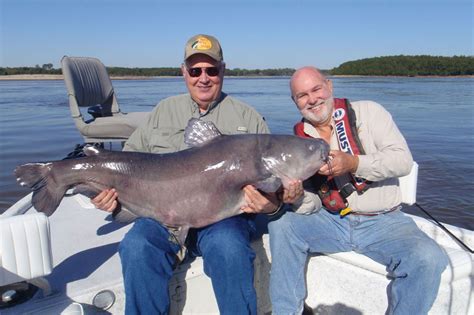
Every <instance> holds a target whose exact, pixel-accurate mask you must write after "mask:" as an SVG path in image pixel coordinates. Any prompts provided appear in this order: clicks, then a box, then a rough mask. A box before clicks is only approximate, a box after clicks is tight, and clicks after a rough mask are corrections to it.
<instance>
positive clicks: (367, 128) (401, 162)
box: [294, 101, 413, 213]
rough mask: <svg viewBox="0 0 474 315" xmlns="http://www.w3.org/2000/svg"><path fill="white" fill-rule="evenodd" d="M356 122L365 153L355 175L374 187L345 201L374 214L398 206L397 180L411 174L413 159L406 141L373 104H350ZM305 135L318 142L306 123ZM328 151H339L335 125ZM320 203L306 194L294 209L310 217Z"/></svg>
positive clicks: (311, 195) (311, 128) (399, 197)
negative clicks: (308, 214) (370, 182)
mask: <svg viewBox="0 0 474 315" xmlns="http://www.w3.org/2000/svg"><path fill="white" fill-rule="evenodd" d="M351 104H352V108H353V109H354V112H355V115H356V121H357V131H358V134H359V138H360V141H361V143H362V146H363V147H364V150H365V153H366V154H365V155H359V166H358V168H357V171H356V173H355V175H356V176H357V177H361V178H365V179H367V180H370V181H373V182H374V183H373V184H372V185H371V186H370V188H369V189H368V190H367V191H366V192H365V193H364V194H362V195H358V194H357V192H353V193H352V194H351V195H350V196H349V197H348V198H347V200H348V202H349V207H350V208H351V209H352V210H354V211H360V212H376V211H381V210H385V209H390V208H393V207H395V206H398V205H399V204H400V202H401V192H400V189H399V187H398V177H401V176H404V175H407V174H408V173H410V170H411V167H412V164H413V157H412V155H411V153H410V149H409V148H408V145H407V143H406V141H405V138H404V137H403V135H402V134H401V132H400V130H398V128H397V126H396V125H395V122H394V121H393V119H392V116H391V115H390V113H389V112H388V111H387V110H385V109H384V108H383V107H382V106H381V105H380V104H378V103H375V102H372V101H358V102H351ZM304 132H305V133H306V134H308V135H311V136H313V137H317V138H319V134H318V132H317V131H316V129H315V128H314V127H313V126H312V125H311V124H309V123H307V122H305V124H304ZM330 146H331V150H339V146H338V142H337V136H336V133H335V128H334V122H333V131H332V135H331V143H330ZM321 206H322V204H321V200H320V199H319V197H318V196H317V195H316V194H314V193H311V192H305V195H304V198H303V199H302V200H301V202H300V203H298V204H296V205H294V209H295V211H296V212H298V213H311V212H314V211H317V210H319V209H320V208H321Z"/></svg>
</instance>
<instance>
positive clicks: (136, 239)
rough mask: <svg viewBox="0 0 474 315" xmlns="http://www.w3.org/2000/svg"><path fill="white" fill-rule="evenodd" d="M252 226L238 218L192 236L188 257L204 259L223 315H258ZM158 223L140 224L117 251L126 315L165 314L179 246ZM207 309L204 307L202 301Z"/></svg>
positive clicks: (145, 221) (146, 221)
mask: <svg viewBox="0 0 474 315" xmlns="http://www.w3.org/2000/svg"><path fill="white" fill-rule="evenodd" d="M254 232H255V225H254V222H253V220H252V219H251V218H250V217H249V216H246V215H240V216H236V217H232V218H228V219H225V220H222V221H220V222H217V223H215V224H213V225H210V226H207V227H205V228H201V229H196V230H191V231H190V234H192V236H193V237H188V240H190V242H189V244H187V246H188V253H190V254H192V255H196V256H202V257H203V261H204V272H205V273H206V275H208V276H209V277H210V278H211V281H212V286H213V288H214V293H215V295H216V299H217V304H218V306H219V311H220V313H221V314H256V313H257V301H256V293H255V288H254V286H253V260H254V258H255V253H254V251H253V250H252V248H251V247H250V239H251V236H252V234H253V233H254ZM169 239H170V234H169V232H168V230H167V229H166V228H164V227H163V226H162V225H161V224H160V223H158V222H157V221H155V220H152V219H148V218H140V219H137V220H136V221H135V223H134V225H133V227H132V228H131V229H130V231H129V232H128V233H127V234H126V235H125V237H124V239H123V240H122V242H121V243H120V246H119V254H120V259H121V261H122V272H123V278H124V285H125V313H126V314H167V313H168V311H169V294H168V283H169V280H170V278H171V276H172V275H173V269H174V266H175V264H176V258H175V257H176V253H177V252H178V251H179V246H178V245H177V244H176V243H173V242H171V241H170V240H169ZM203 303H206V301H203Z"/></svg>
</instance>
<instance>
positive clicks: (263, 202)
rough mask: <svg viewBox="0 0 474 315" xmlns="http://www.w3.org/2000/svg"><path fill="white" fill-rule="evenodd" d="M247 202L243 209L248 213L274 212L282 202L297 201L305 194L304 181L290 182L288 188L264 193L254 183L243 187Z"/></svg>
mask: <svg viewBox="0 0 474 315" xmlns="http://www.w3.org/2000/svg"><path fill="white" fill-rule="evenodd" d="M243 190H244V194H245V195H244V196H245V201H246V202H247V204H246V205H245V206H243V207H242V210H243V211H244V212H247V213H273V212H275V211H276V210H277V209H278V208H279V207H280V206H281V203H282V202H283V203H290V204H291V203H295V202H296V201H297V200H298V199H300V198H301V197H302V196H303V193H304V190H303V183H302V182H301V181H300V180H293V181H291V182H290V185H289V187H288V189H286V188H284V189H283V191H281V192H279V193H263V192H260V191H259V190H257V189H256V188H255V187H254V186H252V185H247V186H245V187H244V188H243Z"/></svg>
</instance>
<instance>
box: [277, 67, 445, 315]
mask: <svg viewBox="0 0 474 315" xmlns="http://www.w3.org/2000/svg"><path fill="white" fill-rule="evenodd" d="M290 88H291V95H292V99H293V101H294V102H295V104H296V106H297V108H298V110H299V111H300V112H301V114H302V116H303V119H302V121H301V122H299V123H297V124H296V125H295V128H294V130H295V134H296V135H297V136H301V137H313V138H322V139H324V140H325V141H326V142H327V143H329V144H330V147H331V153H330V155H331V157H332V159H331V160H330V162H328V164H325V165H324V166H323V167H321V169H320V170H319V172H318V173H317V174H315V176H313V177H312V178H310V179H309V180H307V181H305V183H304V187H305V190H304V194H303V195H302V196H301V197H300V198H299V200H297V201H296V202H294V203H293V205H292V207H293V209H294V210H295V212H286V213H285V214H283V215H282V216H281V217H280V218H278V219H277V220H274V221H272V222H271V223H270V224H269V233H270V248H271V252H272V270H271V280H270V297H271V301H272V314H300V313H301V312H302V311H303V307H304V298H305V296H306V286H305V266H306V260H307V256H308V255H309V254H310V253H315V252H320V253H337V252H348V251H355V252H357V253H360V254H363V255H366V256H368V257H370V258H371V259H373V260H375V261H377V262H379V263H381V264H384V265H385V266H386V267H387V270H388V271H389V272H390V275H391V276H392V277H393V280H392V283H391V285H390V287H389V289H388V290H387V292H388V294H389V309H388V313H389V314H426V313H428V311H429V310H430V308H431V306H432V304H433V302H434V300H435V298H436V295H437V292H438V288H439V283H440V278H441V273H442V271H443V270H444V269H445V267H446V265H447V262H448V261H447V256H446V254H445V253H444V252H443V251H442V250H441V248H440V247H439V246H438V245H437V244H436V242H434V241H433V240H432V239H430V238H429V237H428V236H427V235H425V234H424V233H423V232H422V231H421V230H420V229H419V228H418V227H417V226H416V224H415V223H414V222H413V220H412V219H411V218H410V217H408V216H406V215H404V214H403V213H402V212H401V211H400V209H401V206H400V203H401V192H400V189H399V184H398V177H400V176H404V175H406V174H408V173H409V172H410V169H411V167H412V164H413V159H412V155H411V153H410V150H409V148H408V146H407V143H406V141H405V139H404V137H403V136H402V134H401V133H400V131H399V130H398V128H397V126H396V125H395V123H394V121H393V119H392V117H391V115H390V114H389V113H388V112H387V111H386V110H385V109H384V108H383V107H382V106H381V105H379V104H377V103H375V102H372V101H358V102H349V101H348V100H347V99H340V98H334V97H333V86H332V82H331V81H330V80H328V79H327V78H325V77H324V75H323V74H322V73H321V72H320V71H319V70H317V69H316V68H314V67H304V68H301V69H299V70H297V71H296V72H295V73H294V75H293V76H292V78H291V81H290ZM288 270H291V272H288ZM310 281H313V280H310ZM314 281H318V280H317V279H314ZM367 303H370V301H367Z"/></svg>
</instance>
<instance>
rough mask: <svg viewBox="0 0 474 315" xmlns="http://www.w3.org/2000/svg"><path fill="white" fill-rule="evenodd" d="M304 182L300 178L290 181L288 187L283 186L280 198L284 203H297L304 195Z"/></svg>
mask: <svg viewBox="0 0 474 315" xmlns="http://www.w3.org/2000/svg"><path fill="white" fill-rule="evenodd" d="M303 193H304V190H303V182H302V181H300V180H292V181H290V185H289V187H288V189H286V188H283V192H282V193H281V195H280V199H281V200H282V201H283V202H284V203H290V204H292V203H295V202H296V201H297V200H298V199H300V198H301V196H303Z"/></svg>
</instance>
